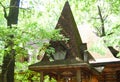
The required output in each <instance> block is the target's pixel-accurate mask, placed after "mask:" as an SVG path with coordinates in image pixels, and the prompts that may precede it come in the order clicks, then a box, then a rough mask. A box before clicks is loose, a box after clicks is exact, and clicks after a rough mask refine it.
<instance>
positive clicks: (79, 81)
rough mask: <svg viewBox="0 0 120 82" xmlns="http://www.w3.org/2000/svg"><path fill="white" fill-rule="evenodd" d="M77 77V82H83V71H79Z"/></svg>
mask: <svg viewBox="0 0 120 82" xmlns="http://www.w3.org/2000/svg"><path fill="white" fill-rule="evenodd" d="M76 77H77V82H82V79H81V78H82V76H81V70H77V72H76Z"/></svg>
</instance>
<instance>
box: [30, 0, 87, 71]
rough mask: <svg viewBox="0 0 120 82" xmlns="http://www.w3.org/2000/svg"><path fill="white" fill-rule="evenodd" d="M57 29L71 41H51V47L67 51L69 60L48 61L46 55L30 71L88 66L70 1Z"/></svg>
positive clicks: (64, 9) (31, 66)
mask: <svg viewBox="0 0 120 82" xmlns="http://www.w3.org/2000/svg"><path fill="white" fill-rule="evenodd" d="M56 29H61V31H60V33H61V34H63V35H64V36H65V37H66V38H69V40H68V42H67V43H66V42H63V41H61V42H59V41H55V42H54V41H50V43H51V46H52V47H54V48H55V49H57V48H58V47H59V46H62V47H63V48H65V49H66V50H67V58H66V59H64V60H55V61H47V60H48V59H49V58H48V57H47V56H46V54H45V56H44V57H43V60H42V61H40V62H38V63H36V64H33V65H30V66H29V69H31V70H35V68H36V69H37V68H39V69H42V68H46V67H49V69H50V68H52V67H57V68H58V67H60V68H62V67H63V68H65V66H66V67H67V66H70V67H71V66H73V67H74V65H75V67H80V66H83V67H84V66H86V64H87V63H84V62H83V60H82V58H83V57H82V55H83V54H81V51H80V46H81V45H82V41H81V38H80V35H79V31H78V29H77V25H76V23H75V20H74V17H73V15H72V11H71V9H70V5H69V3H68V1H67V2H66V3H65V6H64V8H63V10H62V13H61V16H60V18H59V20H58V23H57V25H56ZM61 55H62V54H61ZM78 65H80V66H78ZM87 65H88V64H87Z"/></svg>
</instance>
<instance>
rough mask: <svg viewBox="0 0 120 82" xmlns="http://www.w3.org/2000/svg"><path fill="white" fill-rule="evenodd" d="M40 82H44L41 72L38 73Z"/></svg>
mask: <svg viewBox="0 0 120 82" xmlns="http://www.w3.org/2000/svg"><path fill="white" fill-rule="evenodd" d="M40 82H44V74H43V72H40Z"/></svg>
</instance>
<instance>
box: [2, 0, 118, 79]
mask: <svg viewBox="0 0 120 82" xmlns="http://www.w3.org/2000/svg"><path fill="white" fill-rule="evenodd" d="M8 1H9V0H4V1H3V0H0V2H1V3H2V4H3V5H4V6H5V7H6V10H7V11H8V9H9V2H8ZM68 1H69V2H70V6H71V9H72V11H73V15H74V17H75V20H76V23H77V25H78V27H79V25H82V24H90V25H91V26H92V27H94V28H95V29H96V32H97V33H98V35H100V32H99V30H101V21H100V17H99V14H98V8H97V5H99V6H100V8H101V13H102V15H103V18H105V20H104V26H105V33H106V36H104V37H102V39H103V41H105V42H106V45H107V46H118V47H120V37H119V35H120V32H119V31H120V28H119V26H120V24H119V23H120V20H119V18H120V16H119V12H120V11H119V8H120V6H119V4H120V1H119V0H68ZM22 2H23V4H21V5H20V12H19V20H18V22H19V24H18V25H14V28H12V29H8V28H7V27H6V20H5V19H4V13H3V8H2V7H0V12H1V13H0V52H1V53H0V65H1V64H2V57H3V54H4V46H5V44H6V41H7V40H8V39H9V35H11V34H12V35H14V39H13V41H14V44H15V45H14V49H15V50H16V54H17V56H16V68H17V69H16V71H17V72H18V71H20V70H21V69H22V70H23V71H24V72H27V74H28V75H29V73H31V72H28V71H26V70H27V69H25V68H26V67H27V66H28V65H30V64H31V63H35V62H37V61H36V60H35V58H36V56H37V55H38V54H42V53H43V52H42V53H35V51H36V49H37V50H38V51H39V50H41V49H43V51H44V49H45V48H46V47H45V48H43V47H44V44H48V43H49V42H48V41H49V40H51V39H52V40H65V41H67V40H68V38H65V37H64V36H63V35H60V29H59V30H54V28H55V25H56V23H57V21H58V18H59V16H60V13H61V10H62V8H63V5H64V3H65V0H21V3H22ZM96 47H99V46H96ZM6 50H8V51H9V48H8V49H6ZM45 50H46V49H45ZM51 51H52V52H53V53H54V49H53V48H50V49H49V50H47V52H48V53H49V52H51ZM99 51H100V53H104V52H102V51H101V50H99ZM30 52H32V53H33V54H34V55H33V56H34V57H32V60H33V61H31V62H30V63H24V64H23V63H22V64H20V62H19V61H18V60H19V58H20V57H21V56H24V57H26V56H27V55H28V54H29V53H30ZM118 56H119V55H118ZM23 65H24V66H23ZM15 77H16V76H15ZM20 77H21V76H20ZM16 78H18V77H16ZM19 79H21V78H19Z"/></svg>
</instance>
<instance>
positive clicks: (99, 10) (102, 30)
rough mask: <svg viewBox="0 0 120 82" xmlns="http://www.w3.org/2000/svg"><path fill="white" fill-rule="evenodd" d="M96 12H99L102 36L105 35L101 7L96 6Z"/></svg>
mask: <svg viewBox="0 0 120 82" xmlns="http://www.w3.org/2000/svg"><path fill="white" fill-rule="evenodd" d="M98 14H99V16H100V20H101V37H102V36H105V26H104V19H103V16H102V13H101V9H100V7H99V6H98Z"/></svg>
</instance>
